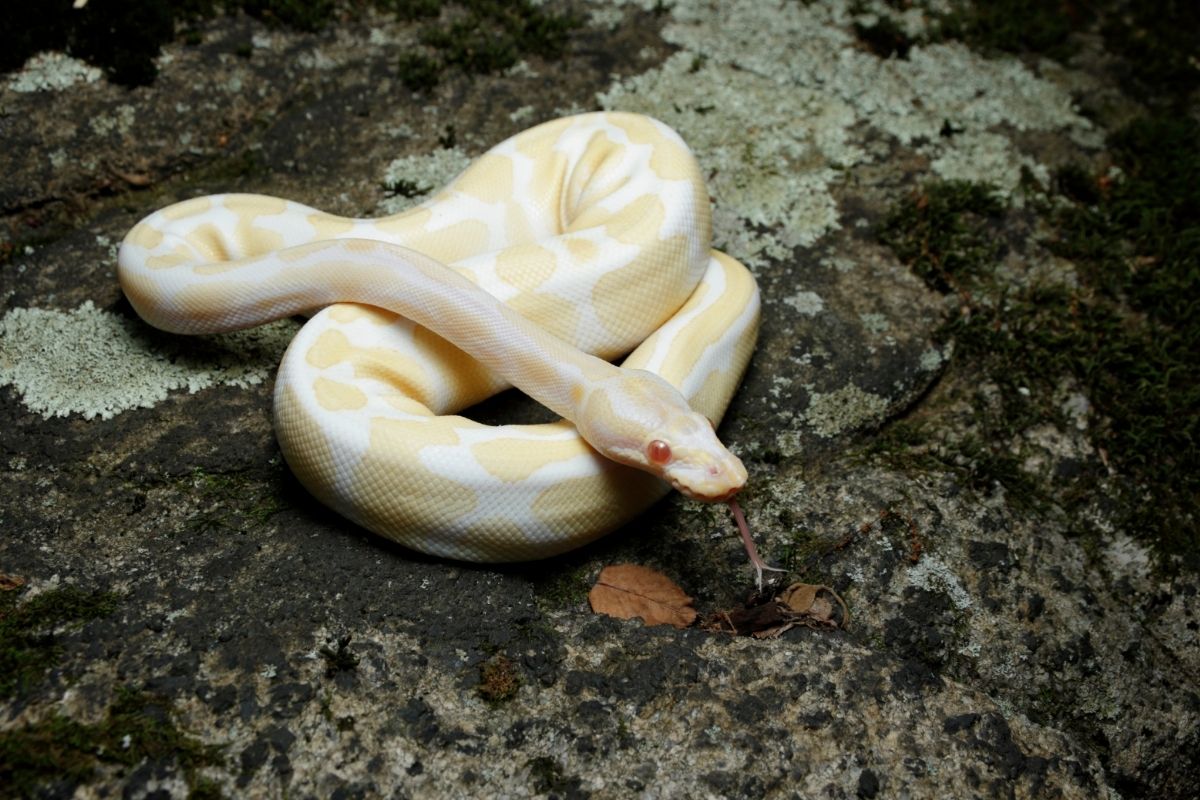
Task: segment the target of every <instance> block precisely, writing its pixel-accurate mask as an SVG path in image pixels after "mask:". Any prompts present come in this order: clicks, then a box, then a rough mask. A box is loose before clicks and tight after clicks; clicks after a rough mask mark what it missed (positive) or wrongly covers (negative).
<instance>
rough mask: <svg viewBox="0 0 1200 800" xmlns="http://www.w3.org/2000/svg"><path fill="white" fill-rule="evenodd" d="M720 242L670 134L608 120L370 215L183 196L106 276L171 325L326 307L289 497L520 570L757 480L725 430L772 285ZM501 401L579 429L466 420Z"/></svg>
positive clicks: (128, 243)
mask: <svg viewBox="0 0 1200 800" xmlns="http://www.w3.org/2000/svg"><path fill="white" fill-rule="evenodd" d="M710 239H711V230H710V212H709V201H708V194H707V192H706V190H705V187H704V182H703V179H702V178H701V175H700V171H699V169H698V167H697V165H696V162H695V159H694V158H693V156H692V154H691V152H690V151H689V150H688V148H687V146H686V145H685V144H684V143H683V141H682V140H681V139H680V138H679V136H678V135H677V134H676V133H675V132H674V131H672V130H671V129H670V128H668V127H666V126H665V125H663V124H662V123H660V122H657V121H655V120H652V119H649V118H647V117H642V116H637V115H633V114H621V113H597V114H584V115H581V116H575V117H568V118H564V119H559V120H556V121H553V122H548V123H546V124H543V125H539V126H537V127H535V128H532V129H530V130H527V131H525V132H524V133H521V134H518V135H516V136H514V137H512V138H511V139H509V140H507V141H505V142H503V143H501V144H499V145H497V146H496V147H494V148H493V149H492V150H490V151H489V152H488V153H486V154H485V155H483V156H482V157H480V158H479V159H478V160H477V161H475V162H474V163H473V164H472V165H471V166H470V167H469V168H468V169H467V170H466V171H464V172H463V173H462V174H461V175H460V176H459V177H458V178H457V179H455V180H454V181H453V182H451V183H450V185H449V186H447V187H445V188H444V189H442V190H441V191H440V192H438V193H437V194H436V195H434V196H433V197H431V198H430V199H428V200H427V201H425V202H424V203H421V204H420V205H419V206H417V207H415V208H413V209H410V210H408V211H405V212H403V213H400V214H396V215H394V216H391V217H386V218H382V219H373V220H372V219H348V218H344V217H337V216H332V215H330V214H325V213H323V212H320V211H317V210H315V209H312V208H309V207H307V206H303V205H300V204H298V203H293V202H289V201H286V200H280V199H277V198H273V197H262V196H257V195H240V194H226V195H214V196H211V197H200V198H197V199H194V200H187V201H184V202H181V203H177V204H175V205H172V206H169V207H167V208H164V209H162V210H160V211H157V212H155V213H154V214H151V215H150V216H148V217H146V218H145V219H144V220H142V221H141V222H139V223H138V224H137V225H136V226H135V227H134V228H133V230H131V231H130V232H129V234H128V236H126V237H125V240H124V242H123V243H122V245H121V250H120V255H119V259H118V261H119V267H118V272H119V276H120V281H121V286H122V288H123V289H124V291H125V294H126V296H128V298H129V301H130V302H131V303H132V304H133V307H134V308H135V309H136V310H137V312H138V313H139V314H140V315H141V316H142V317H143V318H144V319H146V320H147V321H148V322H150V323H151V324H153V325H155V326H157V327H160V328H163V329H165V330H168V331H174V332H178V333H212V332H218V331H229V330H234V329H239V328H245V327H249V326H253V325H258V324H261V323H263V322H267V321H269V320H272V319H277V318H280V317H284V316H288V315H293V314H299V313H304V314H311V313H314V312H318V309H323V310H320V311H319V312H318V313H315V315H314V316H312V318H311V319H310V320H309V321H308V323H307V324H306V325H305V326H304V327H303V329H302V330H301V331H300V333H299V334H298V335H297V336H296V338H295V340H294V341H293V342H292V343H291V345H290V347H289V348H288V351H287V354H286V355H285V356H284V358H283V363H282V364H281V366H280V369H279V374H278V377H277V380H276V384H275V427H276V432H277V435H278V437H279V443H280V447H281V449H282V451H283V454H284V457H285V458H286V459H287V462H288V464H289V465H290V466H291V468H292V470H293V472H295V474H296V476H297V477H298V478H299V479H300V481H301V483H303V484H304V486H305V487H306V488H307V489H308V490H309V491H310V492H312V493H313V494H314V495H315V496H316V497H317V498H319V499H320V500H321V502H323V503H325V504H326V505H328V506H330V507H331V508H333V509H335V510H336V511H338V512H339V513H341V514H343V515H344V516H346V517H348V518H350V519H351V520H353V521H355V522H357V523H358V524H360V525H362V526H364V527H366V528H368V529H370V530H372V531H375V532H376V533H378V534H381V535H383V536H386V537H387V538H389V539H394V540H395V541H397V542H400V543H402V544H404V545H406V546H408V547H411V548H414V549H416V550H421V551H424V552H426V553H431V554H434V555H439V556H447V557H451V558H458V559H466V560H471V561H495V562H499V561H520V560H527V559H535V558H543V557H547V556H551V555H555V554H557V553H561V552H563V551H565V550H569V549H572V548H575V547H578V546H580V545H582V544H585V543H587V542H589V541H591V540H593V539H595V538H596V537H598V536H600V535H602V534H604V533H607V532H609V531H611V530H612V529H614V528H616V527H617V526H619V525H621V524H623V523H624V522H626V521H628V520H629V519H631V518H632V517H633V516H634V515H636V514H638V513H640V512H641V511H642V510H644V509H645V508H646V507H647V506H649V505H650V504H651V503H652V502H654V501H655V500H657V499H658V498H660V497H662V496H663V495H664V494H665V493H666V492H667V491H668V490H669V488H670V487H671V486H674V487H675V488H677V489H679V490H680V491H682V492H684V493H685V494H687V495H688V496H691V497H696V498H699V499H703V500H725V499H729V498H731V497H732V496H733V494H734V493H736V492H737V491H738V489H740V488H741V487H742V485H743V483H744V482H745V480H746V471H745V469H744V467H743V466H742V463H741V462H740V461H739V460H738V459H737V457H735V456H733V455H732V454H731V453H729V452H728V451H727V450H726V449H725V448H724V447H723V446H722V445H721V443H720V442H719V441H718V440H717V438H716V435H715V433H714V431H713V427H714V426H715V424H716V423H717V422H719V421H720V418H721V416H722V415H723V413H724V411H725V408H726V406H727V405H728V404H729V401H730V399H731V397H732V396H733V393H734V390H735V389H736V387H737V384H738V382H739V380H740V379H741V376H742V373H743V371H744V369H745V367H746V364H747V362H748V361H749V358H750V353H751V351H752V349H753V347H754V341H755V337H756V335H757V330H758V316H759V301H758V289H757V287H756V285H755V283H754V279H753V278H752V277H751V275H750V273H749V272H748V271H747V270H746V269H745V267H743V266H742V265H741V264H739V263H737V262H736V261H734V260H733V259H731V258H729V257H728V256H725V255H723V254H721V253H717V252H714V251H712V250H711V249H710V247H711V243H710ZM635 347H636V349H633V348H635ZM631 349H633V352H632V354H631V355H630V356H629V357H628V358H627V359H626V360H625V362H624V365H623V366H622V367H620V368H618V367H615V366H613V365H612V364H610V363H608V362H607V361H605V360H603V359H610V358H614V357H617V356H619V355H621V354H623V353H626V352H628V351H630V350H631ZM589 353H591V354H594V355H589ZM509 385H515V386H517V387H518V388H520V389H521V390H522V391H524V392H525V393H526V394H528V395H530V396H531V397H533V398H534V399H536V400H537V401H539V402H541V403H542V404H544V405H546V406H547V407H549V408H550V409H551V410H553V411H554V412H555V413H557V414H559V415H561V416H562V417H564V418H565V420H570V422H567V421H560V422H557V423H553V424H545V425H503V426H498V427H493V426H486V425H481V424H479V423H476V422H473V421H471V420H469V419H466V418H464V417H461V416H454V412H456V411H457V410H459V409H462V408H465V407H467V406H470V405H472V404H474V403H477V402H479V401H480V400H482V399H484V398H486V397H487V396H489V395H491V394H493V393H495V392H497V391H499V390H501V389H503V388H505V387H506V386H509ZM689 404H690V408H689ZM692 409H695V410H694V411H693V410H692ZM572 422H573V423H574V424H573V425H572V424H571V423H572ZM581 437H582V438H581ZM585 440H586V441H585ZM589 443H590V446H589ZM593 448H595V449H593ZM597 451H599V453H602V454H603V455H599V454H598V453H597ZM605 456H606V457H605Z"/></svg>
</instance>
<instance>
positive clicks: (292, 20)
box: [0, 0, 579, 90]
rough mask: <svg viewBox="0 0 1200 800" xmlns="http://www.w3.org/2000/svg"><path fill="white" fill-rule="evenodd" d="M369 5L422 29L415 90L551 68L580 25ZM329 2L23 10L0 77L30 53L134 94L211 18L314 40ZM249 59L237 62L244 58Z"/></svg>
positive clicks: (469, 5) (535, 11)
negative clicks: (522, 64)
mask: <svg viewBox="0 0 1200 800" xmlns="http://www.w3.org/2000/svg"><path fill="white" fill-rule="evenodd" d="M372 5H374V6H375V7H376V8H378V9H381V10H383V11H387V12H391V13H394V14H396V15H397V16H399V17H400V18H402V19H407V20H419V19H428V20H437V21H436V22H430V23H429V24H427V25H426V26H425V27H424V28H423V29H422V32H421V41H422V43H423V44H425V45H428V46H429V47H430V48H431V49H432V50H433V52H434V53H435V55H433V56H429V55H422V54H409V55H406V56H405V57H404V58H403V60H402V61H401V63H400V64H399V65H398V66H399V71H400V77H401V78H402V79H403V80H404V81H405V83H406V84H408V85H409V86H410V88H413V89H419V90H424V89H428V88H430V87H432V86H433V85H434V84H436V82H437V76H438V74H439V73H440V72H441V70H442V69H443V68H444V67H447V66H456V67H461V68H462V69H464V70H465V71H467V72H468V73H472V74H479V73H487V72H494V71H496V70H501V69H507V68H508V67H511V66H512V65H513V64H515V63H516V62H517V61H518V60H519V59H520V57H521V56H522V55H523V54H525V53H532V54H535V55H540V56H545V57H547V58H556V57H557V56H558V55H560V54H561V53H562V48H563V46H564V44H565V43H566V39H567V35H568V33H569V32H570V31H571V29H572V28H574V27H576V26H578V25H579V20H578V19H577V18H576V17H574V16H571V15H567V14H555V13H551V12H548V11H544V10H542V9H541V8H540V7H538V6H535V5H534V4H533V3H531V2H529V0H519V1H518V2H507V3H506V2H499V0H460V2H447V3H442V2H438V1H437V0H373V2H372ZM337 10H338V5H337V4H336V3H335V2H334V0H183V1H182V2H167V0H106V1H105V2H92V3H88V4H86V5H84V6H83V7H82V8H74V7H73V0H53V2H51V3H50V5H49V7H47V6H46V5H45V4H29V3H21V4H17V5H14V6H13V8H12V9H10V12H11V13H10V15H9V19H8V20H7V24H6V25H5V26H4V28H3V29H2V32H0V71H8V70H14V69H17V68H19V67H20V66H21V65H22V64H23V63H25V61H26V59H28V58H29V57H30V56H32V55H34V54H35V53H39V52H42V51H47V50H54V51H65V52H67V53H69V54H70V55H72V56H74V57H76V58H79V59H82V60H83V61H86V62H87V63H89V64H92V65H94V66H96V67H99V68H100V69H102V70H104V72H105V73H106V74H107V75H108V77H109V78H110V79H111V80H113V81H114V82H116V83H119V84H122V85H126V86H140V85H145V84H149V83H151V82H153V80H154V78H155V77H156V75H157V74H158V68H157V67H156V66H155V63H154V60H155V59H156V58H157V57H158V55H159V52H160V50H161V48H162V46H163V45H165V44H167V43H169V42H171V41H172V40H174V39H175V38H177V37H182V38H183V39H184V40H185V41H188V42H189V43H197V42H198V41H199V35H198V34H197V33H196V23H197V22H198V21H200V20H202V19H204V18H207V17H212V16H214V15H216V14H218V13H226V14H233V13H238V12H242V13H246V14H249V15H251V16H254V17H257V18H258V19H261V20H263V21H264V22H267V23H268V24H275V25H282V26H285V27H289V28H293V29H295V30H301V31H318V30H321V29H322V28H323V27H325V25H326V24H327V23H329V22H330V21H331V20H332V19H333V17H334V14H335V13H336V11H337ZM248 54H249V53H248V51H247V52H246V53H243V55H248Z"/></svg>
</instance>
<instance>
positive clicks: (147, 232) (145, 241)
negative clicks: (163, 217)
mask: <svg viewBox="0 0 1200 800" xmlns="http://www.w3.org/2000/svg"><path fill="white" fill-rule="evenodd" d="M164 238H165V237H164V236H163V232H162V231H160V230H159V229H158V228H154V227H151V226H150V225H146V224H144V223H143V224H141V225H138V226H136V227H135V228H134V229H133V230H131V231H130V232H129V235H128V236H127V237H126V238H125V241H127V242H129V243H130V244H136V245H137V246H138V247H144V248H146V249H147V250H153V249H154V248H156V247H158V246H159V245H160V244H162V241H163V239H164Z"/></svg>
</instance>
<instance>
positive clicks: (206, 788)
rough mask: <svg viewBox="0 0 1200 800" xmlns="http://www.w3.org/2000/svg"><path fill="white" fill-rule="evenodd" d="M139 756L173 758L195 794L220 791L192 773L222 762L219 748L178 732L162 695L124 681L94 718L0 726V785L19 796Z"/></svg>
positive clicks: (80, 780) (76, 781)
mask: <svg viewBox="0 0 1200 800" xmlns="http://www.w3.org/2000/svg"><path fill="white" fill-rule="evenodd" d="M144 760H150V761H159V762H168V761H173V762H176V763H178V764H179V765H180V766H182V767H183V769H184V774H185V776H186V777H187V779H188V782H189V783H190V784H192V787H193V791H199V792H200V794H199V795H198V796H201V797H217V796H220V793H219V790H217V789H216V787H215V785H213V784H212V783H211V782H209V781H203V780H196V776H195V771H196V770H197V769H198V768H199V767H203V766H208V765H215V764H219V763H221V758H220V751H219V749H218V748H214V747H211V746H208V745H204V744H202V743H201V742H199V741H197V740H196V739H193V738H192V737H189V736H187V735H185V734H183V733H182V732H180V731H179V729H178V728H176V727H175V725H174V722H173V721H172V715H171V710H170V707H169V705H168V704H167V703H166V701H164V700H162V699H160V698H156V697H153V696H151V695H147V694H144V693H141V692H137V691H134V690H131V689H129V688H126V687H119V688H118V690H117V696H116V698H115V702H114V703H113V705H112V706H111V707H110V708H109V710H108V714H107V716H106V718H105V719H104V721H103V722H100V723H99V724H96V725H83V724H81V723H78V722H75V721H74V720H72V719H69V718H67V717H64V716H62V715H60V714H55V715H53V716H51V717H50V718H48V719H46V720H44V721H42V722H40V723H37V724H35V725H29V726H26V727H24V728H18V729H14V730H8V731H4V732H0V785H3V786H6V787H8V788H9V789H10V790H11V791H13V793H14V794H15V795H16V796H18V797H33V796H39V793H40V792H42V791H44V790H45V789H47V788H48V787H52V786H53V787H58V788H60V789H68V788H70V787H73V786H78V785H80V784H84V783H86V782H87V781H88V780H89V779H91V778H92V776H93V775H94V774H95V769H96V767H97V766H99V765H100V764H102V763H108V764H122V765H125V766H133V765H135V764H138V763H140V762H142V761H144ZM214 791H215V792H216V793H215V794H214ZM68 793H69V792H68Z"/></svg>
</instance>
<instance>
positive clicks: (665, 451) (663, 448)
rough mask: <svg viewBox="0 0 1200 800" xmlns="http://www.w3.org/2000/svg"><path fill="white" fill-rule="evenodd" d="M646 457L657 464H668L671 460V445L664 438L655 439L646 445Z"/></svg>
mask: <svg viewBox="0 0 1200 800" xmlns="http://www.w3.org/2000/svg"><path fill="white" fill-rule="evenodd" d="M646 457H647V458H649V459H650V460H651V461H653V462H654V463H655V464H659V465H662V464H666V463H667V462H668V461H670V460H671V445H669V444H667V443H666V442H664V441H663V440H662V439H655V440H654V441H653V442H651V443H650V444H648V445H646Z"/></svg>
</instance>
